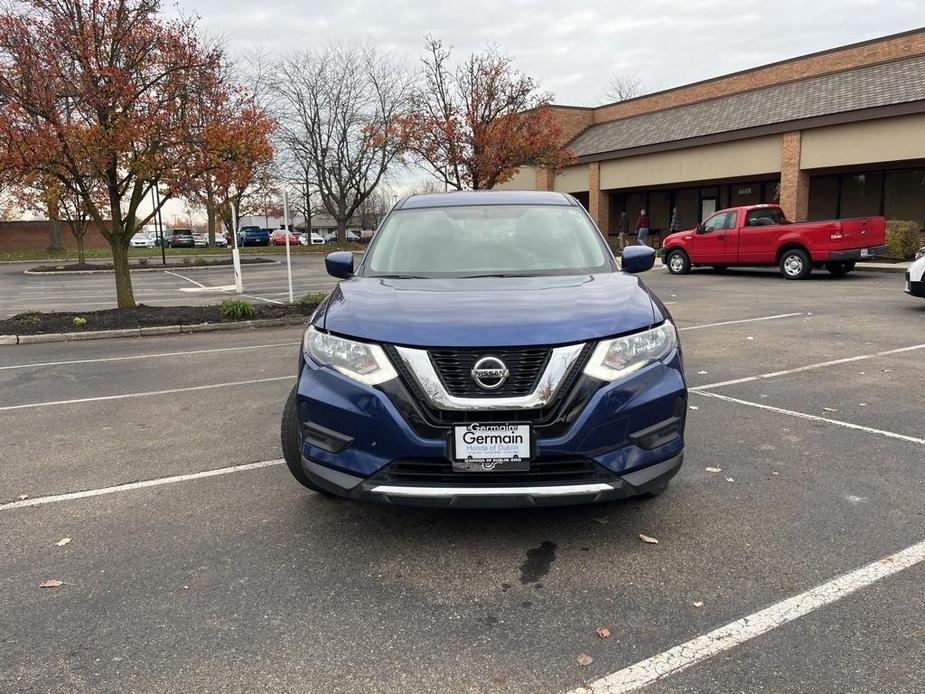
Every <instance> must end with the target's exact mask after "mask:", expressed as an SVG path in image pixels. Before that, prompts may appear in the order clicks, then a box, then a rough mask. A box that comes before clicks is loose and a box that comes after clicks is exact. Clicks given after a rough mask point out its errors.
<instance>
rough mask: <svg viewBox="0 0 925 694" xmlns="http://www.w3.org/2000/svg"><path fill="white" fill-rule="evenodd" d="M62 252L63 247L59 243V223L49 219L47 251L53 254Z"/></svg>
mask: <svg viewBox="0 0 925 694" xmlns="http://www.w3.org/2000/svg"><path fill="white" fill-rule="evenodd" d="M63 250H64V245H63V244H62V243H61V222H60V221H58V220H57V219H50V220H49V222H48V251H49V252H50V253H54V252H57V251H63Z"/></svg>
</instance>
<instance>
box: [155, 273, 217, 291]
mask: <svg viewBox="0 0 925 694" xmlns="http://www.w3.org/2000/svg"><path fill="white" fill-rule="evenodd" d="M164 274H165V275H173V276H174V277H179V278H180V279H181V280H186V281H187V282H192V283H193V284H195V285H196V286H197V287H200V288H202V289H207V288H208V287H206V285H204V284H200V283H199V282H197V281H196V280H191V279H190V278H189V277H186V276H184V275H181V274H180V273H179V272H171V271H170V270H164Z"/></svg>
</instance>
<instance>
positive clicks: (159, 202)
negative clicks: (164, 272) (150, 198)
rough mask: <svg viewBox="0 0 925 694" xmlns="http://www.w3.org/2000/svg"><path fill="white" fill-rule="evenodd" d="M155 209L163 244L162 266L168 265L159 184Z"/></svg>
mask: <svg viewBox="0 0 925 694" xmlns="http://www.w3.org/2000/svg"><path fill="white" fill-rule="evenodd" d="M154 200H155V203H154V204H155V209H156V210H157V236H158V238H159V239H160V244H161V264H162V265H167V251H165V250H164V218H163V217H162V216H161V191H160V190H158V184H157V183H155V184H154Z"/></svg>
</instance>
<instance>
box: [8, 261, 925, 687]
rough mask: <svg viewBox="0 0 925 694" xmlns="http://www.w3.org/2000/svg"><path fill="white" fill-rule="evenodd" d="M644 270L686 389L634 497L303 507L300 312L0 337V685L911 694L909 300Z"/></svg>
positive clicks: (916, 483)
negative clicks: (671, 444) (647, 491)
mask: <svg viewBox="0 0 925 694" xmlns="http://www.w3.org/2000/svg"><path fill="white" fill-rule="evenodd" d="M311 261H312V262H320V259H318V260H317V261H316V260H315V259H314V258H312V259H311ZM306 262H308V261H306ZM7 268H8V266H4V268H3V272H2V276H3V278H4V279H3V281H6V277H7V274H6V273H7ZM316 269H317V268H316ZM213 272H216V271H213V270H207V271H199V272H198V273H197V274H196V275H195V278H196V280H197V281H199V282H200V283H203V284H205V283H206V282H204V281H203V279H200V278H204V277H208V276H209V273H213ZM316 274H317V273H315V275H316ZM315 275H313V274H312V273H310V272H308V266H306V272H305V273H304V275H303V278H302V279H300V280H299V281H300V282H303V284H304V286H310V285H311V286H313V287H314V284H312V283H314V282H315V280H311V281H309V279H308V278H309V277H311V276H315ZM103 277H105V276H103ZM245 277H246V275H245ZM56 279H57V278H56ZM106 279H107V280H109V281H111V278H108V277H107V278H106ZM646 280H647V282H648V283H649V285H650V286H651V287H652V288H653V289H655V291H656V292H657V293H658V294H659V296H660V297H661V298H662V299H663V300H664V301H666V302H668V303H669V308H670V309H671V310H672V312H673V313H674V317H675V320H676V323H677V325H678V326H679V327H680V328H681V330H682V332H681V337H682V341H683V345H684V350H685V366H686V370H687V375H688V379H689V383H690V386H691V387H692V388H693V391H692V392H691V395H690V405H691V409H690V411H689V420H688V429H687V452H686V459H685V464H684V466H683V467H682V470H681V472H680V473H679V475H678V476H677V477H676V478H675V479H674V480H673V482H672V484H671V485H670V487H669V489H668V491H667V492H666V493H665V494H664V495H662V496H661V497H659V498H657V499H654V500H649V501H630V502H621V503H613V504H607V505H600V506H589V507H571V508H563V509H551V510H550V509H543V510H521V511H506V512H505V511H449V510H436V511H435V510H422V509H401V508H389V507H382V506H372V505H357V504H354V503H346V502H338V501H335V500H331V499H327V498H323V497H321V496H318V495H315V494H312V493H310V492H307V491H306V490H304V489H302V488H301V487H299V486H298V485H297V484H296V483H295V482H294V481H293V480H292V479H291V478H290V476H289V473H288V471H287V470H286V468H285V466H283V465H281V461H280V460H279V458H280V451H279V433H278V432H279V420H280V415H281V412H282V407H283V402H284V399H285V397H286V394H287V393H288V391H289V389H290V388H291V386H292V384H293V382H294V373H295V359H296V354H297V344H298V341H299V339H300V331H299V330H298V329H266V330H259V331H251V332H234V333H224V334H212V333H210V334H197V335H177V336H169V337H148V338H143V339H137V340H124V339H123V340H107V341H100V342H81V343H63V344H36V345H19V346H14V347H2V348H0V431H2V432H3V439H2V440H3V443H2V449H0V450H2V457H3V463H4V464H3V465H2V466H0V556H2V557H3V559H2V562H0V596H2V600H0V689H2V690H3V691H10V692H14V691H15V692H91V691H92V692H126V691H127V692H257V691H267V692H411V691H416V692H531V693H532V692H574V691H576V690H578V688H581V687H586V691H593V692H596V693H600V692H625V691H633V690H634V689H635V688H636V687H637V686H639V687H645V691H649V692H666V693H667V692H707V691H711V692H714V691H715V692H810V691H811V692H833V693H835V692H923V691H925V672H923V668H922V663H923V662H925V622H923V620H922V615H923V614H925V588H923V586H925V503H923V501H925V468H923V465H925V399H923V397H922V392H923V391H922V373H923V368H922V365H923V363H925V301H921V300H916V299H912V298H910V297H908V296H906V295H905V294H903V292H902V287H901V284H902V275H900V274H892V273H890V274H888V273H875V272H863V273H861V272H859V273H854V274H852V275H849V276H848V277H846V278H843V279H838V280H836V279H832V278H830V277H828V276H827V274H826V273H816V274H814V275H813V277H812V278H811V279H810V280H808V281H804V282H788V281H785V280H782V279H780V278H779V277H778V276H777V274H776V273H774V272H772V271H747V270H738V271H729V272H727V273H725V274H722V275H720V274H714V273H712V272H709V271H695V272H694V273H692V274H691V275H688V276H670V275H668V274H667V272H665V271H664V270H659V271H653V272H650V273H648V275H647V276H646ZM94 281H95V278H94ZM148 281H149V280H147V279H145V280H143V281H139V288H140V290H141V291H140V293H141V296H139V300H141V301H144V300H145V299H144V294H143V291H145V289H144V285H145V283H147V282H148ZM150 281H151V282H155V281H157V282H160V281H165V280H164V279H163V278H161V279H160V280H154V279H152V280H150ZM217 281H218V280H216V282H217ZM283 281H285V276H284V275H283ZM268 286H269V285H268ZM327 286H330V284H328V285H327ZM318 288H319V289H320V288H323V287H322V286H321V284H320V281H319V282H318ZM33 289H37V290H38V291H37V293H38V294H40V295H41V296H45V297H48V296H50V294H49V293H48V292H46V290H45V289H43V288H42V287H41V286H40V285H34V286H33ZM178 294H179V292H178ZM192 295H193V296H195V294H192ZM69 296H73V294H72V293H71V292H70V291H69ZM182 298H183V299H184V300H186V299H188V297H186V296H184V297H182ZM268 298H269V297H268ZM68 300H70V299H68ZM213 300H214V299H213ZM49 301H50V302H52V303H53V301H52V300H50V299H49ZM7 307H8V305H6V304H5V305H4V308H3V309H2V311H6V310H8V308H7ZM2 311H0V312H2ZM14 312H15V311H14ZM4 315H5V314H4ZM213 471H214V472H215V473H216V474H213ZM23 495H28V497H29V498H28V499H24V500H22V501H17V499H18V498H19V497H20V496H23ZM640 533H642V534H645V535H647V536H650V537H653V538H656V539H658V540H659V543H658V544H646V543H643V542H641V541H640V539H639V535H640ZM63 538H70V542H69V543H66V544H63V545H62V546H58V543H59V542H60V541H61V540H62V539H63ZM884 558H887V560H886V561H880V560H882V559H884ZM858 570H861V571H860V572H859V573H858ZM853 572H854V573H853ZM48 580H57V581H62V582H63V583H62V585H60V587H57V588H40V587H39V585H40V584H41V583H42V582H43V581H48ZM819 586H821V587H822V588H821V589H820V590H818V591H814V592H807V591H812V589H814V588H816V587H819ZM794 597H797V599H796V600H795V601H794V600H791V599H792V598H794ZM726 625H730V626H729V628H728V629H727V630H726V631H723V632H721V633H718V634H714V635H713V636H709V637H707V638H702V637H704V635H708V634H710V632H712V631H713V630H716V629H720V628H723V627H724V626H726ZM599 627H606V628H607V629H609V631H610V636H609V638H600V637H599V636H598V635H597V634H596V633H595V630H597V629H598V628H599ZM582 655H586V656H590V657H591V658H592V659H593V662H591V663H590V664H587V665H579V663H578V658H579V656H582ZM708 656H709V657H708Z"/></svg>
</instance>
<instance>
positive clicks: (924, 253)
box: [915, 247, 925, 260]
mask: <svg viewBox="0 0 925 694" xmlns="http://www.w3.org/2000/svg"><path fill="white" fill-rule="evenodd" d="M919 258H925V247H923V248H920V249H919V250H917V251H916V252H915V259H916V260H918V259H919Z"/></svg>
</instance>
